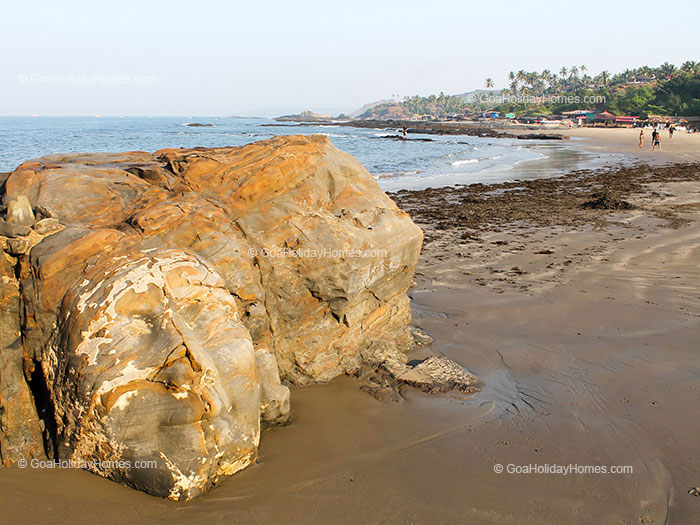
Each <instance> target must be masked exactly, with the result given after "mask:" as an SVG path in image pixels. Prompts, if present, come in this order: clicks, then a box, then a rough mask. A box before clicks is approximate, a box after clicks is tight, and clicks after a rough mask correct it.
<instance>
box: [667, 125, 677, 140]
mask: <svg viewBox="0 0 700 525" xmlns="http://www.w3.org/2000/svg"><path fill="white" fill-rule="evenodd" d="M674 131H676V128H675V127H673V126H671V127H670V128H668V138H669V140H670V139H672V138H673V132H674Z"/></svg>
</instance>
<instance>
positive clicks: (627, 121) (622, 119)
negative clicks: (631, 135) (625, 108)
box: [615, 115, 639, 128]
mask: <svg viewBox="0 0 700 525" xmlns="http://www.w3.org/2000/svg"><path fill="white" fill-rule="evenodd" d="M637 120H639V117H632V116H629V117H628V116H622V115H618V116H617V117H615V125H616V126H619V127H622V128H631V127H633V126H634V125H635V123H636V122H637Z"/></svg>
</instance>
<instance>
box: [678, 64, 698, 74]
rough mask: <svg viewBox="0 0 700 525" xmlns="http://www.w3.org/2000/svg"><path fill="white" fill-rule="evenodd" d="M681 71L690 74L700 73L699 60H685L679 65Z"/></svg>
mask: <svg viewBox="0 0 700 525" xmlns="http://www.w3.org/2000/svg"><path fill="white" fill-rule="evenodd" d="M681 71H685V72H686V73H690V74H691V75H697V74H698V73H700V62H694V61H693V60H686V61H685V62H683V65H682V66H681Z"/></svg>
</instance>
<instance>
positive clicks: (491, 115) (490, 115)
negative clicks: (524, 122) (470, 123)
mask: <svg viewBox="0 0 700 525" xmlns="http://www.w3.org/2000/svg"><path fill="white" fill-rule="evenodd" d="M500 116H501V114H500V113H499V112H498V111H484V112H483V113H482V114H481V118H498V117H500Z"/></svg>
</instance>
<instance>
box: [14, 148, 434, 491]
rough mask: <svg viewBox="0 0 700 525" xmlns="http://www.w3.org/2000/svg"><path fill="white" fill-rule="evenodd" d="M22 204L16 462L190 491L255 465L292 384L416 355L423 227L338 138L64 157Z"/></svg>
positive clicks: (17, 196)
mask: <svg viewBox="0 0 700 525" xmlns="http://www.w3.org/2000/svg"><path fill="white" fill-rule="evenodd" d="M3 202H4V204H5V205H6V206H7V213H6V216H7V221H8V222H7V223H6V224H7V227H5V228H4V229H3V230H2V232H5V236H0V241H1V242H2V247H3V253H2V260H0V263H1V265H0V269H1V270H2V284H1V287H0V302H1V303H2V312H1V314H0V315H1V317H0V323H1V324H0V364H1V365H2V368H0V454H1V457H2V459H3V461H4V462H5V463H12V462H13V461H16V460H18V459H27V458H31V457H42V456H43V455H44V454H47V455H48V456H49V457H55V458H60V459H71V460H74V461H78V462H86V467H87V468H89V469H90V470H92V471H94V472H96V473H98V474H101V475H104V476H107V477H109V478H111V479H114V480H117V481H120V482H122V483H125V484H128V485H130V486H133V487H135V488H138V489H141V490H144V491H146V492H149V493H151V494H155V495H159V496H165V497H170V498H172V499H189V498H192V497H195V496H197V495H199V494H201V493H202V492H204V491H205V490H207V489H208V488H209V487H210V486H211V485H212V484H213V483H215V482H216V480H217V478H218V477H220V476H221V475H225V474H230V473H233V472H235V471H237V470H240V469H241V468H244V467H245V466H246V465H248V464H250V463H251V462H253V461H255V458H256V451H257V446H258V441H259V438H260V421H261V419H262V420H263V421H265V422H270V423H275V422H284V421H285V420H286V418H287V417H288V414H289V389H288V388H287V387H286V386H284V383H291V384H296V385H305V384H308V383H313V382H319V381H328V380H330V379H332V378H333V377H335V376H337V375H339V374H343V373H354V372H356V371H358V370H359V369H360V368H361V367H362V366H363V365H369V366H372V367H377V366H380V365H381V364H382V363H384V362H386V361H387V360H389V361H391V362H392V363H397V362H401V359H402V354H401V350H402V349H404V348H405V347H408V346H409V345H410V333H409V330H408V323H409V321H410V310H409V304H408V298H407V296H406V290H407V288H408V286H409V284H410V282H411V279H412V275H413V268H414V265H415V263H416V260H417V257H418V253H419V249H420V245H421V241H422V233H421V231H420V229H419V228H418V227H416V226H415V225H414V224H413V223H412V222H411V220H410V218H409V217H408V216H407V215H406V214H405V213H404V212H402V211H400V210H399V209H398V208H397V207H396V206H395V204H394V203H393V202H392V201H391V200H390V199H389V198H388V197H387V196H386V195H385V194H384V193H383V192H382V191H381V190H380V189H379V187H378V186H377V184H376V182H375V181H374V179H373V178H372V176H371V175H370V174H369V173H368V172H367V171H366V170H365V169H364V168H362V166H361V165H360V164H359V163H358V162H357V161H356V160H355V159H354V158H353V157H351V156H350V155H347V154H345V153H343V152H341V151H339V150H338V149H336V148H335V147H334V146H333V145H332V144H331V143H330V142H329V141H328V140H327V139H326V138H325V137H321V136H314V137H301V136H292V137H284V138H275V139H270V140H267V141H263V142H258V143H254V144H250V145H248V146H244V147H240V148H218V149H204V148H197V149H187V150H186V149H166V150H161V151H158V152H156V153H153V154H151V153H144V152H129V153H121V154H94V155H82V154H73V155H52V156H48V157H44V158H41V159H38V160H35V161H29V162H25V163H24V164H22V165H21V166H19V167H18V168H17V169H16V170H15V171H14V172H13V173H12V174H11V175H10V176H9V178H8V179H7V181H6V182H5V184H4V195H3ZM34 221H38V222H34ZM10 225H13V226H11V227H10ZM29 227H31V228H29ZM2 232H0V233H2ZM9 234H11V235H9ZM283 382H284V383H283ZM144 460H145V461H149V462H150V463H148V464H147V465H148V466H147V467H145V468H144V467H143V465H144V464H143V463H137V462H140V461H144Z"/></svg>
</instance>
